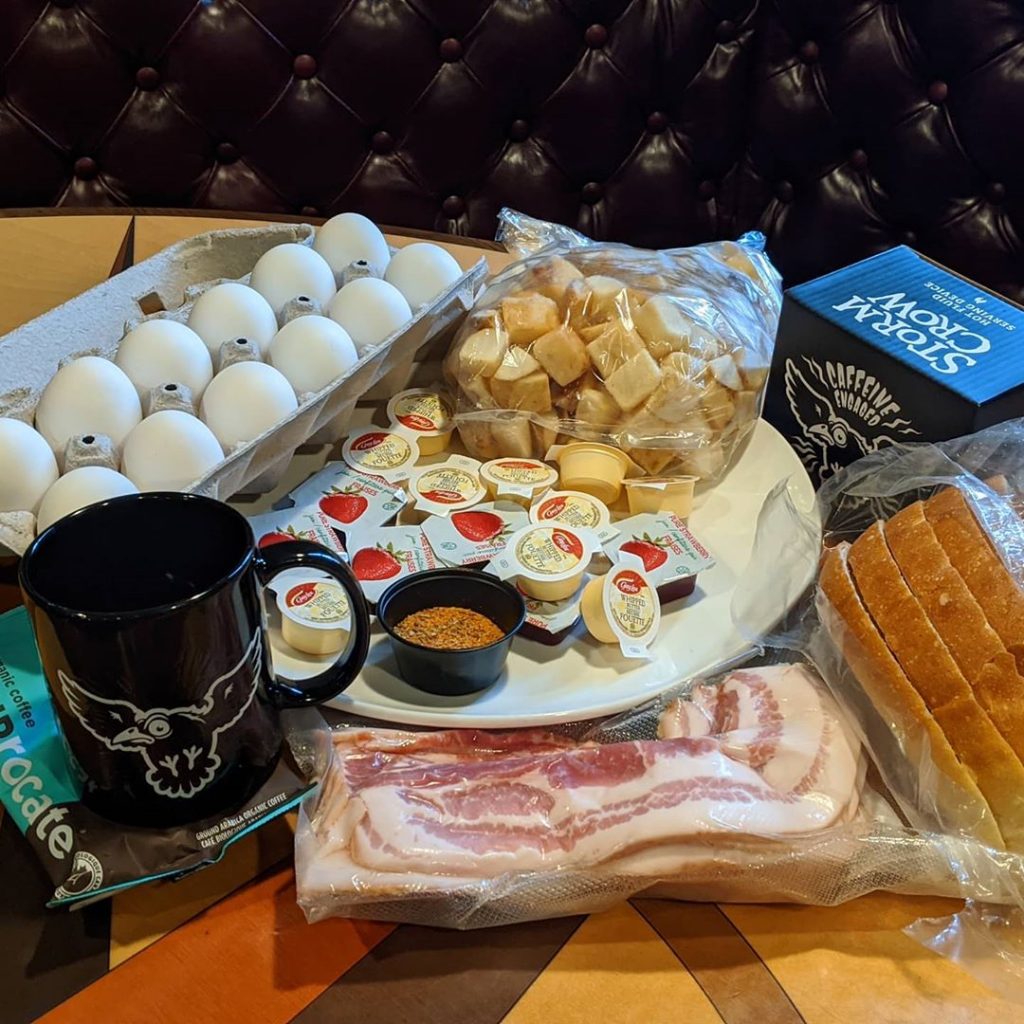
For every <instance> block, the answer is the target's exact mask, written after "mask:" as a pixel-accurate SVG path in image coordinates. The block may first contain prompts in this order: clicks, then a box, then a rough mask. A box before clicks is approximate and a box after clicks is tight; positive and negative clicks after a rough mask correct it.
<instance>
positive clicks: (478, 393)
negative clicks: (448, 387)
mask: <svg viewBox="0 0 1024 1024" xmlns="http://www.w3.org/2000/svg"><path fill="white" fill-rule="evenodd" d="M459 387H460V389H461V390H462V394H463V395H464V396H465V401H464V402H463V403H461V404H463V405H464V406H466V407H468V408H470V409H496V408H497V407H498V406H497V403H496V402H495V401H494V397H493V396H492V395H491V389H490V387H488V385H487V378H486V377H470V378H468V379H467V380H463V381H460V382H459Z"/></svg>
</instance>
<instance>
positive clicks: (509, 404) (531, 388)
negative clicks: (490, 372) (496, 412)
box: [491, 370, 551, 412]
mask: <svg viewBox="0 0 1024 1024" xmlns="http://www.w3.org/2000/svg"><path fill="white" fill-rule="evenodd" d="M491 393H492V394H493V395H494V400H495V401H496V402H497V403H498V405H499V406H501V408H503V409H522V410H523V411H524V412H548V411H549V410H550V409H551V382H550V378H549V377H548V375H547V374H546V373H545V372H544V371H543V370H536V371H535V372H534V373H530V374H527V375H526V376H525V377H520V378H519V379H518V380H494V381H492V382H491Z"/></svg>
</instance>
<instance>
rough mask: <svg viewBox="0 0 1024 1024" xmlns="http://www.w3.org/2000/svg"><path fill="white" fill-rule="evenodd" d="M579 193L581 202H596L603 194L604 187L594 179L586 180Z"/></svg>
mask: <svg viewBox="0 0 1024 1024" xmlns="http://www.w3.org/2000/svg"><path fill="white" fill-rule="evenodd" d="M581 195H582V196H583V202H585V203H596V202H599V201H600V200H601V198H602V197H603V196H604V188H603V187H602V186H601V185H599V184H598V183H597V182H596V181H588V182H587V183H586V185H584V186H583V191H582V193H581Z"/></svg>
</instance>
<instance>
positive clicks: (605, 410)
mask: <svg viewBox="0 0 1024 1024" xmlns="http://www.w3.org/2000/svg"><path fill="white" fill-rule="evenodd" d="M619 416H620V411H619V405H618V403H617V402H616V401H615V399H614V398H612V396H611V395H609V394H608V392H607V391H605V390H604V388H585V389H584V390H583V391H581V392H580V396H579V401H578V402H577V403H576V422H577V423H588V424H590V425H591V426H598V427H609V426H611V425H612V424H613V423H615V422H616V421H617V420H618V418H619Z"/></svg>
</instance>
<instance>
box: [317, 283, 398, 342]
mask: <svg viewBox="0 0 1024 1024" xmlns="http://www.w3.org/2000/svg"><path fill="white" fill-rule="evenodd" d="M327 313H328V315H329V316H330V318H331V319H332V320H334V321H335V322H336V323H339V324H341V326H342V327H344V328H345V330H346V331H348V334H349V337H350V338H351V339H352V341H353V342H355V346H356V351H357V352H358V353H359V354H360V355H362V354H363V353H364V352H366V351H367V350H368V349H371V348H373V347H374V345H379V344H380V343H381V342H382V341H383V340H384V339H385V338H388V337H390V336H391V335H392V334H394V333H395V331H397V330H398V329H399V328H400V327H404V326H405V325H406V324H407V323H408V322H409V321H410V320H411V319H412V310H411V309H410V308H409V303H408V302H406V301H405V297H404V296H403V295H402V293H401V292H400V291H399V290H398V289H397V288H396V287H395V286H394V285H390V284H388V283H387V281H382V280H380V278H378V277H360V278H357V279H356V280H355V281H350V282H349V283H348V284H347V285H345V287H344V288H342V289H341V291H340V292H338V294H337V295H335V296H334V299H333V301H332V302H331V304H330V306H328V307H327Z"/></svg>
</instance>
